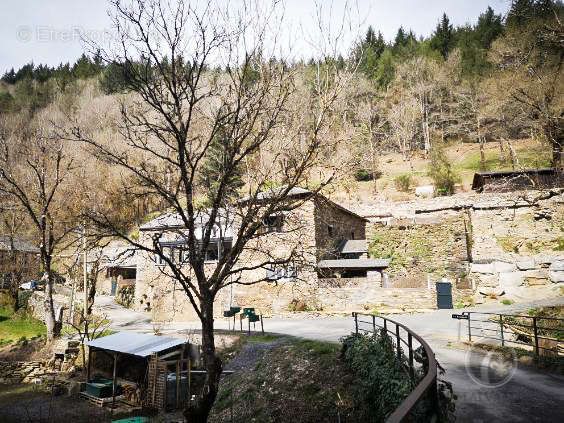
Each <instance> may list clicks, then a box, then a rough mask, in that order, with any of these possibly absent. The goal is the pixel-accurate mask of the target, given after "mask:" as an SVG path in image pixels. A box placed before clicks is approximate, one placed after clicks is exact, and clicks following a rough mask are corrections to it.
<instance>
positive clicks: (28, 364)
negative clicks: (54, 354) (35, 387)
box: [0, 361, 52, 384]
mask: <svg viewBox="0 0 564 423" xmlns="http://www.w3.org/2000/svg"><path fill="white" fill-rule="evenodd" d="M51 374H52V373H50V372H49V369H48V368H47V363H46V362H45V361H13V362H4V361H0V384H2V383H3V384H17V383H31V382H32V381H33V379H36V378H41V377H44V376H47V375H51Z"/></svg>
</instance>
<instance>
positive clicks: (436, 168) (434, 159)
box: [428, 147, 460, 195]
mask: <svg viewBox="0 0 564 423" xmlns="http://www.w3.org/2000/svg"><path fill="white" fill-rule="evenodd" d="M430 158H431V163H430V165H429V172H428V175H429V176H430V177H431V179H433V182H434V185H435V191H436V192H437V194H438V195H452V194H454V186H455V185H456V184H457V183H458V182H460V177H459V176H458V175H457V174H456V173H455V172H454V170H453V169H452V166H451V164H450V162H449V160H448V158H447V156H446V154H445V153H444V151H443V149H442V148H439V147H434V148H433V149H431V155H430Z"/></svg>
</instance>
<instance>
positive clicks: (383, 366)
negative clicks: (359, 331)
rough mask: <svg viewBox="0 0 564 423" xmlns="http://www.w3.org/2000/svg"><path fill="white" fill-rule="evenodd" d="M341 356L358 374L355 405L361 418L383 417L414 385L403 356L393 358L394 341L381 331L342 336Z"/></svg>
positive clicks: (382, 419) (383, 418)
mask: <svg viewBox="0 0 564 423" xmlns="http://www.w3.org/2000/svg"><path fill="white" fill-rule="evenodd" d="M341 342H342V343H343V350H342V357H343V359H344V361H345V362H346V364H347V365H348V366H349V368H350V369H351V370H352V371H353V373H354V374H355V375H356V376H358V379H357V380H358V383H357V385H356V387H355V390H356V391H357V395H355V397H356V401H357V407H358V408H359V409H360V410H362V411H361V415H362V417H364V419H363V421H373V422H380V421H385V420H386V418H387V417H388V416H389V415H390V413H392V412H393V411H394V410H395V409H396V408H397V407H398V406H399V405H400V404H401V403H402V401H403V400H404V399H405V398H406V397H407V396H408V395H409V393H410V392H411V391H412V390H413V389H414V387H415V384H414V383H413V382H412V381H411V379H410V378H409V376H408V374H407V373H406V372H404V368H405V367H406V359H405V356H403V355H402V359H401V361H398V360H397V359H396V355H395V354H396V352H395V348H394V344H393V343H392V340H391V339H390V337H389V336H388V335H387V334H385V333H384V332H383V331H382V332H380V333H377V334H374V335H368V334H364V335H354V334H353V335H350V336H348V337H345V338H343V339H341Z"/></svg>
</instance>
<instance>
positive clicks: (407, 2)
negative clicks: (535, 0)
mask: <svg viewBox="0 0 564 423" xmlns="http://www.w3.org/2000/svg"><path fill="white" fill-rule="evenodd" d="M220 1H221V0H220ZM229 1H230V0H225V2H226V3H228V2H229ZM231 1H236V0H231ZM259 1H261V0H259ZM265 1H266V0H265ZM285 2H286V7H285V17H286V19H287V21H288V22H291V27H292V28H294V31H302V30H303V32H304V33H308V32H309V30H310V29H311V28H310V27H311V25H312V22H313V16H314V13H315V10H316V3H319V2H323V3H324V7H325V11H326V13H327V16H328V13H329V12H328V11H329V7H328V6H327V5H328V4H329V3H330V4H331V5H332V10H333V12H332V14H331V19H330V21H331V22H332V23H333V26H334V27H335V26H338V23H340V22H341V21H342V11H343V5H344V3H345V0H332V2H329V0H318V1H317V2H316V1H314V0H285ZM349 4H351V5H352V7H351V10H352V15H353V18H352V21H353V22H354V33H355V34H361V33H363V32H364V31H365V30H366V28H367V27H368V25H372V26H373V27H374V28H375V29H376V30H377V31H378V30H380V31H381V32H382V34H383V35H384V38H385V39H386V40H392V39H393V38H394V36H395V34H396V32H397V29H398V28H399V26H400V25H401V26H403V27H404V29H406V30H409V29H411V30H413V31H414V32H415V33H416V35H417V36H420V35H424V36H428V35H429V34H431V32H432V31H433V30H434V28H435V27H436V25H437V22H438V20H439V18H440V16H441V15H442V13H443V12H445V13H446V14H447V15H448V16H449V18H450V20H451V22H452V23H453V24H454V25H455V26H456V25H464V24H465V23H474V22H475V21H476V19H477V18H478V16H479V15H480V13H482V12H483V11H484V10H486V8H487V7H488V5H489V6H491V7H492V8H493V9H494V10H495V12H496V13H502V14H505V13H506V12H507V10H508V9H509V6H510V0H349ZM108 7H109V6H108V3H107V2H106V1H104V0H18V1H2V2H1V3H0V16H1V17H2V25H0V39H1V40H2V42H1V43H0V73H2V74H3V73H4V72H5V71H6V70H9V69H10V68H12V67H14V68H15V69H18V68H19V67H21V66H22V65H24V64H26V63H29V62H30V61H33V62H34V63H35V64H40V63H43V64H48V65H50V66H56V65H58V64H59V63H61V62H63V63H65V62H71V63H72V62H74V61H75V60H76V59H77V58H78V57H79V56H80V55H81V54H82V53H83V52H84V51H85V47H84V45H83V43H82V42H81V36H80V34H81V33H86V34H87V35H88V37H89V38H91V39H94V40H97V41H100V42H104V40H105V39H106V37H107V36H108V35H107V34H108V32H111V30H112V28H111V21H110V18H109V17H108V14H107V9H108ZM298 28H299V30H298ZM355 36H356V35H355ZM299 38H300V37H295V38H294V40H296V41H295V42H296V43H297V44H300V40H299ZM299 48H301V49H307V46H305V45H301V46H300V47H299Z"/></svg>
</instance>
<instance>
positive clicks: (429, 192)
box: [415, 185, 435, 198]
mask: <svg viewBox="0 0 564 423" xmlns="http://www.w3.org/2000/svg"><path fill="white" fill-rule="evenodd" d="M415 195H416V196H417V197H423V198H433V196H434V195H435V187H434V186H433V185H424V186H420V187H415Z"/></svg>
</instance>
